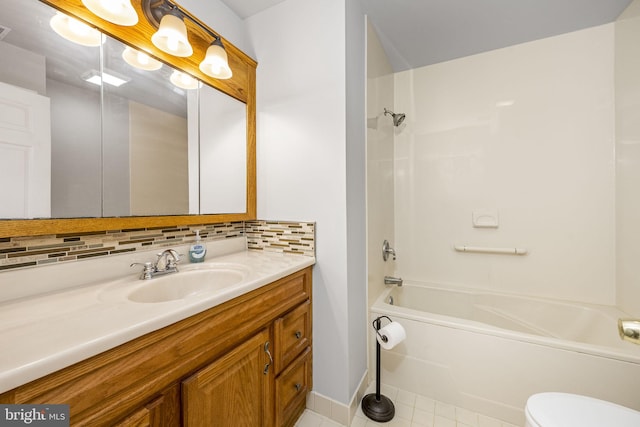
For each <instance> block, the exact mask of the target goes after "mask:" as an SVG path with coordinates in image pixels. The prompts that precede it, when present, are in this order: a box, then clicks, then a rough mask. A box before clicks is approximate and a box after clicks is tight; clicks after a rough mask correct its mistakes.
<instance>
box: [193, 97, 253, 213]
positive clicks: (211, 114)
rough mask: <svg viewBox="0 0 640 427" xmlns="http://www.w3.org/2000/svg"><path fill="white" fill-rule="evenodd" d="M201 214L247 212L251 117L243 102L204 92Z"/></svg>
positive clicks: (201, 124) (201, 150) (201, 111)
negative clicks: (248, 142) (249, 117)
mask: <svg viewBox="0 0 640 427" xmlns="http://www.w3.org/2000/svg"><path fill="white" fill-rule="evenodd" d="M200 114H201V115H200V135H201V136H200V179H201V183H200V207H201V209H200V211H201V212H203V213H212V212H222V213H238V212H245V211H246V210H247V200H246V196H245V195H246V192H247V168H246V161H245V159H246V156H247V148H246V143H245V141H246V139H247V114H246V106H245V104H243V103H242V102H240V101H238V100H236V99H234V98H231V97H230V96H227V95H225V94H223V93H222V92H220V91H217V90H215V89H213V88H211V87H209V86H203V87H202V88H201V89H200Z"/></svg>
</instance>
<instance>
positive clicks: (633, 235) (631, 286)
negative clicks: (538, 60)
mask: <svg viewBox="0 0 640 427" xmlns="http://www.w3.org/2000/svg"><path fill="white" fill-rule="evenodd" d="M615 25H616V162H617V163H616V165H617V166H616V168H617V170H616V171H617V176H616V179H617V183H616V184H617V186H616V190H617V193H616V197H617V199H616V214H617V215H616V226H617V279H618V305H619V306H620V307H621V308H622V309H623V310H625V311H627V312H628V313H629V314H631V315H633V316H640V262H639V261H640V246H639V245H638V241H640V223H639V222H638V219H639V218H640V198H638V183H640V120H638V117H639V116H640V55H639V54H638V40H640V0H635V1H634V2H632V3H631V5H630V6H629V7H628V8H627V10H626V11H625V12H624V13H623V14H622V15H621V16H620V19H619V20H618V21H617V22H616V24H615Z"/></svg>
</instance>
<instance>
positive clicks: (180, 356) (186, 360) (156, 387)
mask: <svg viewBox="0 0 640 427" xmlns="http://www.w3.org/2000/svg"><path fill="white" fill-rule="evenodd" d="M311 307H312V304H311V267H308V268H305V269H303V270H301V271H299V272H296V273H293V274H291V275H289V276H287V277H284V278H282V279H280V280H278V281H276V282H274V283H271V284H268V285H265V286H263V287H261V288H259V289H256V290H254V291H252V292H249V293H247V294H245V295H242V296H240V297H237V298H235V299H233V300H231V301H228V302H226V303H223V304H221V305H219V306H216V307H213V308H211V309H209V310H207V311H205V312H202V313H199V314H197V315H194V316H192V317H189V318H187V319H184V320H182V321H179V322H177V323H174V324H173V325H170V326H167V327H165V328H162V329H160V330H158V331H155V332H151V333H149V334H147V335H144V336H142V337H140V338H138V339H135V340H133V341H130V342H127V343H125V344H123V345H121V346H119V347H116V348H114V349H111V350H108V351H106V352H104V353H101V354H99V355H97V356H94V357H92V358H90V359H87V360H84V361H82V362H79V363H77V364H75V365H72V366H70V367H68V368H65V369H62V370H60V371H58V372H54V373H52V374H50V375H48V376H46V377H43V378H40V379H38V380H35V381H32V382H30V383H28V384H25V385H23V386H20V387H17V388H15V389H13V390H11V391H8V392H6V393H4V394H0V402H2V403H31V404H54V403H66V404H69V405H70V410H71V425H73V426H91V427H94V426H119V427H133V426H135V427H143V426H153V427H173V426H176V427H177V426H185V427H187V426H188V427H200V426H202V427H212V426H213V427H215V426H220V427H227V426H228V427H243V426H246V427H281V426H287V427H289V426H292V425H293V424H294V423H295V421H296V419H297V418H298V416H299V415H300V414H301V413H302V412H303V411H304V408H305V405H306V395H307V392H308V391H310V390H311V387H312V376H311V366H312V365H311V363H312V347H311V345H312V337H311V327H312V325H311V319H312V317H311V316H312V312H311Z"/></svg>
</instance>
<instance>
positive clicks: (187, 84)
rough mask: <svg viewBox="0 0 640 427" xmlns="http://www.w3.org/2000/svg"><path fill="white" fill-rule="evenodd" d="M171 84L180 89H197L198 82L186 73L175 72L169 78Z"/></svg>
mask: <svg viewBox="0 0 640 427" xmlns="http://www.w3.org/2000/svg"><path fill="white" fill-rule="evenodd" d="M169 80H170V81H171V83H173V84H174V85H176V86H177V87H179V88H181V89H187V90H190V89H198V86H199V82H198V79H194V78H193V77H191V76H190V75H189V74H187V73H183V72H182V71H178V70H175V71H174V72H173V73H172V74H171V77H169Z"/></svg>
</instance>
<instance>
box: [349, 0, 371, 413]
mask: <svg viewBox="0 0 640 427" xmlns="http://www.w3.org/2000/svg"><path fill="white" fill-rule="evenodd" d="M345 6H346V79H347V81H346V109H347V111H346V113H347V114H346V120H347V134H346V136H347V140H346V145H347V146H346V160H347V165H346V173H347V176H346V179H347V181H346V183H347V261H348V262H347V289H348V290H347V292H348V301H347V307H348V311H347V314H348V319H347V322H348V325H349V342H348V346H349V348H348V351H349V378H348V379H349V382H348V389H347V392H348V393H349V394H348V396H347V397H349V398H352V397H353V394H354V393H355V392H356V391H357V389H358V387H359V385H360V382H361V381H362V380H363V375H364V374H365V373H366V372H367V332H368V331H369V330H370V329H369V328H368V327H367V312H368V307H369V306H368V305H367V252H366V242H367V224H366V215H367V205H366V190H367V188H366V187H367V173H366V120H365V119H366V108H365V107H366V106H365V97H366V86H367V85H366V36H367V30H366V25H365V24H366V20H365V16H364V12H363V11H362V7H361V4H360V2H359V1H353V0H351V1H345ZM345 403H346V402H345ZM357 403H359V402H357Z"/></svg>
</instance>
